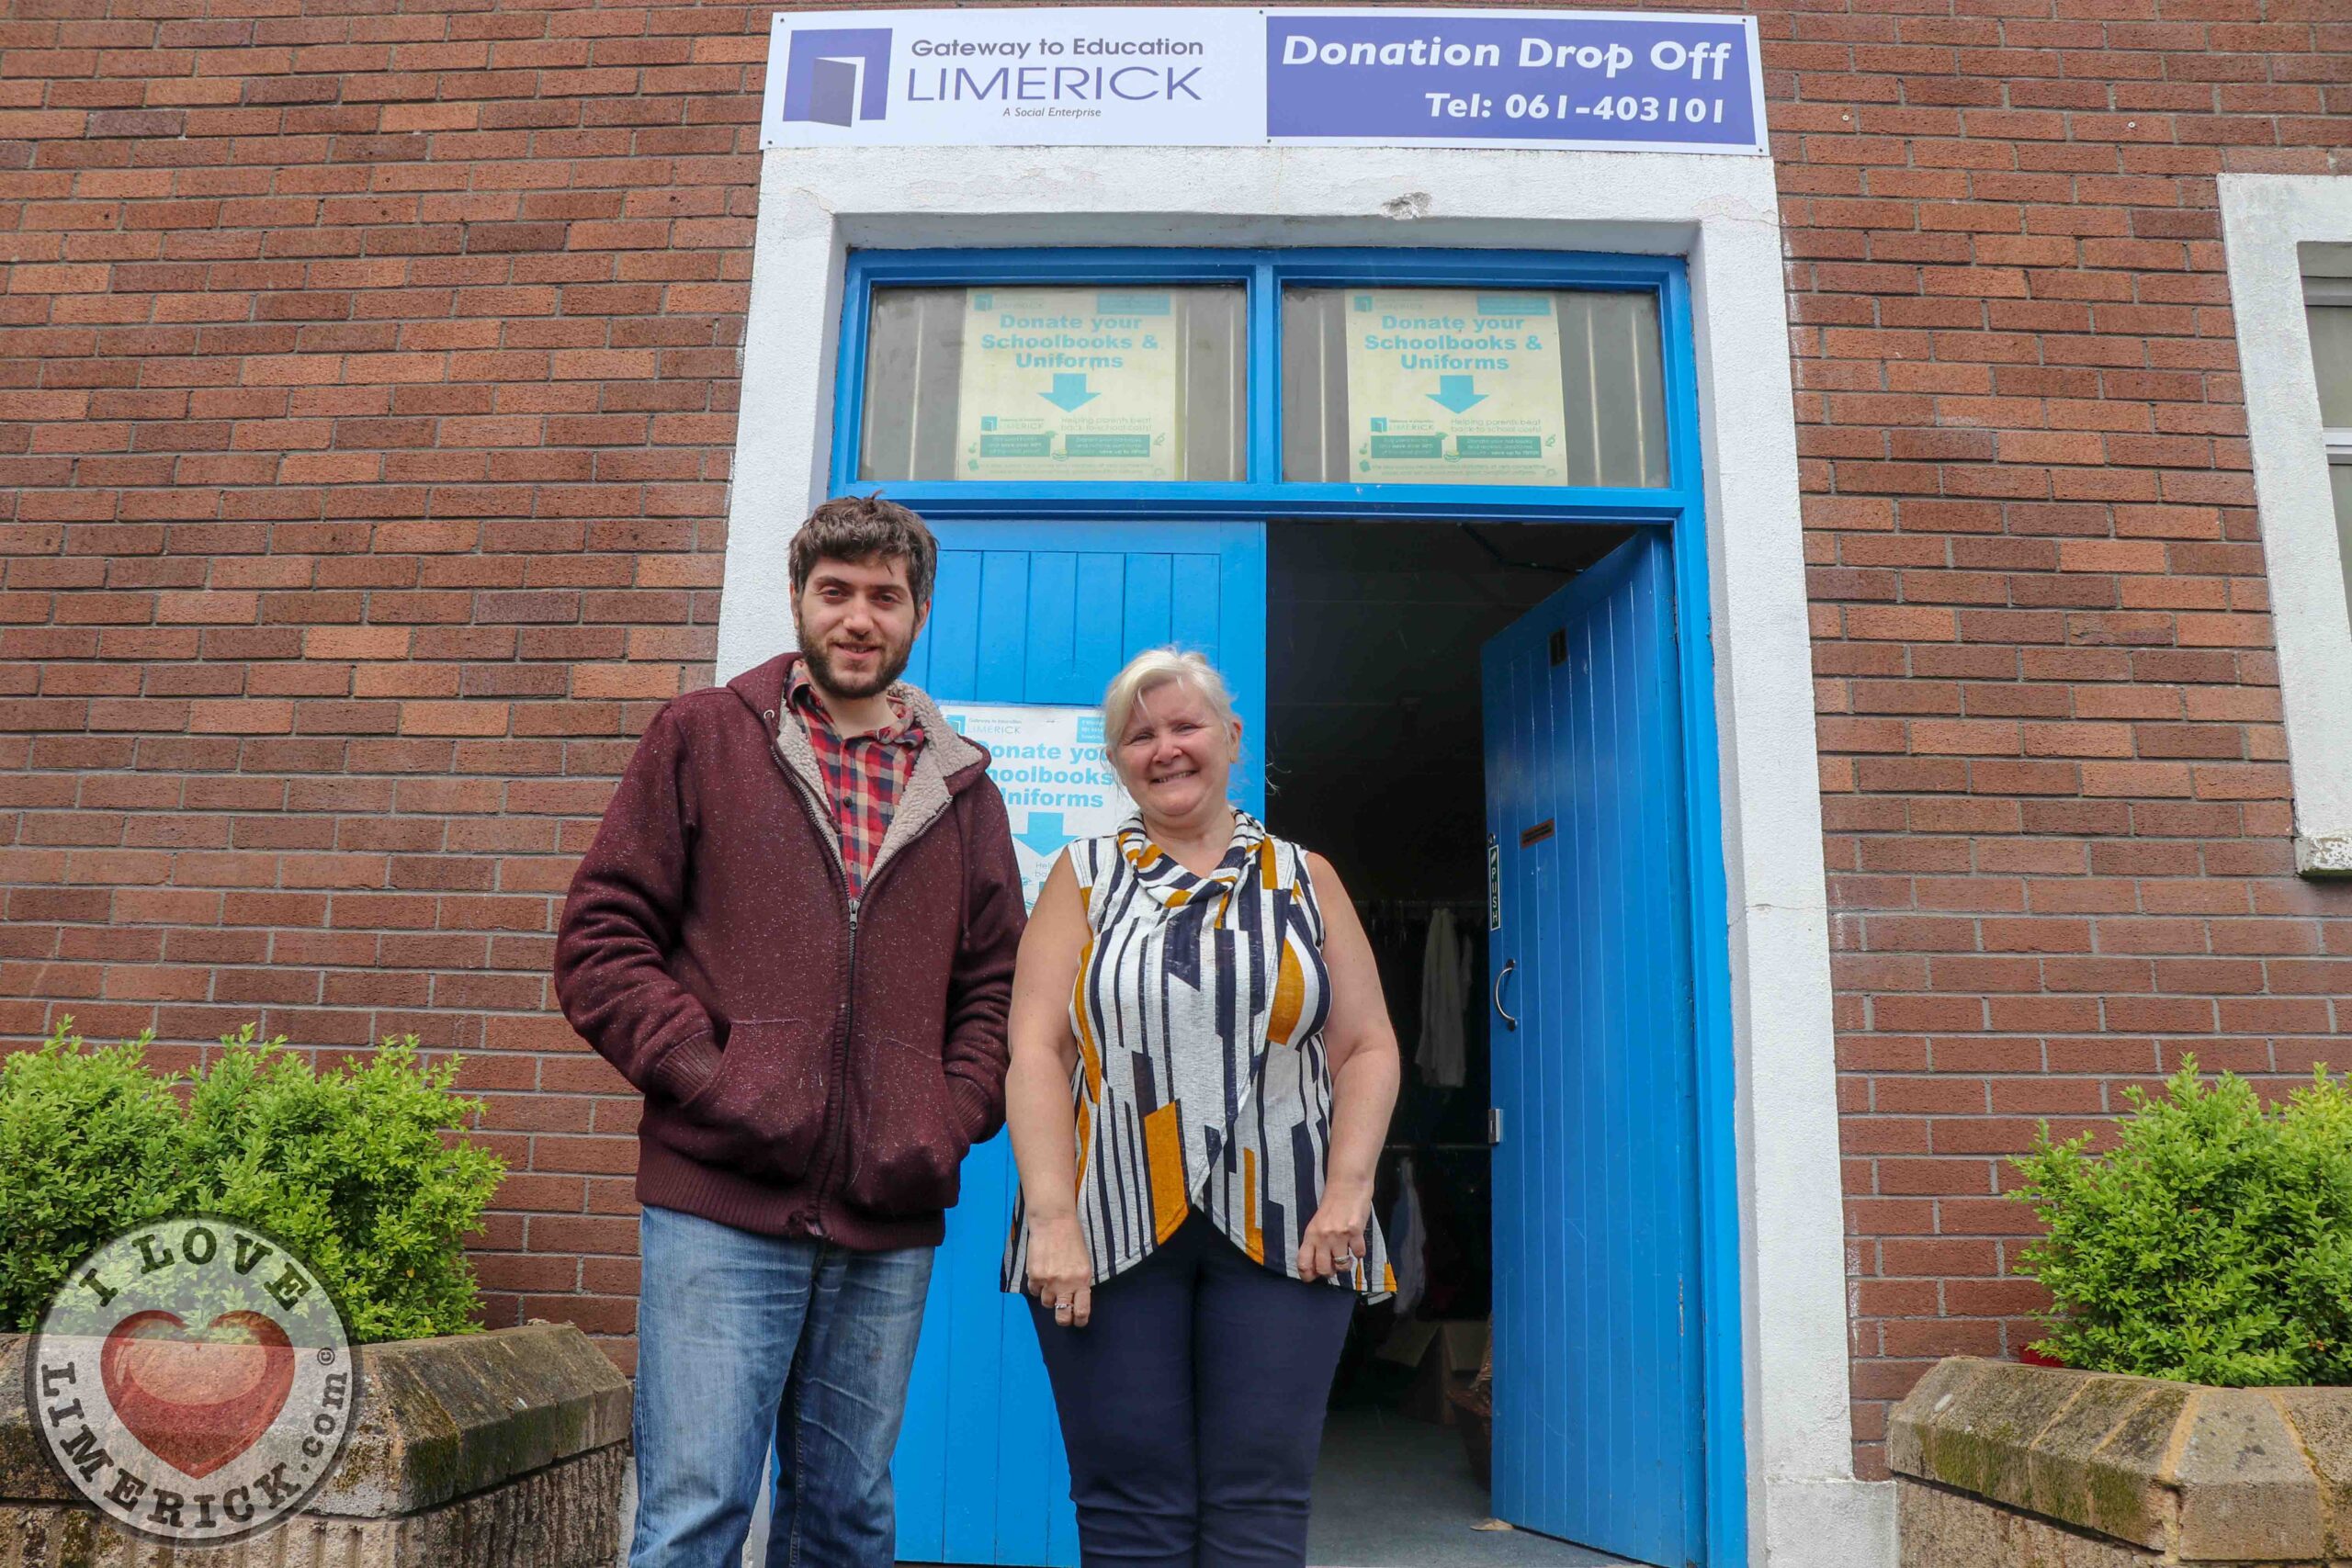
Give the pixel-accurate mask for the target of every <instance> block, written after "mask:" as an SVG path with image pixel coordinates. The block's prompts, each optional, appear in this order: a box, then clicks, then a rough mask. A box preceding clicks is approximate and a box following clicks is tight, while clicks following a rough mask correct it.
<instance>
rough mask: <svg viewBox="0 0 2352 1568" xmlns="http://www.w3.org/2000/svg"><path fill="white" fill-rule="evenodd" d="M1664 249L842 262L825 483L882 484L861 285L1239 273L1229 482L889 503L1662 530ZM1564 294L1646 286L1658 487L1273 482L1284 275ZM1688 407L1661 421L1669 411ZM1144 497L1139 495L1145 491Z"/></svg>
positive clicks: (916, 484)
mask: <svg viewBox="0 0 2352 1568" xmlns="http://www.w3.org/2000/svg"><path fill="white" fill-rule="evenodd" d="M1685 277H1686V275H1685V273H1684V270H1683V265H1682V262H1681V259H1680V258H1679V257H1676V256H1611V255H1589V254H1577V253H1565V252H1528V251H1470V252H1463V251H1408V252H1398V251H1374V250H1317V251H1148V250H1144V251H1139V250H1062V251H916V252H859V253H857V254H854V255H852V256H851V257H850V260H849V274H848V280H847V288H846V290H845V300H844V310H843V313H842V340H841V356H840V361H839V363H840V364H841V366H842V373H841V374H840V375H839V377H838V378H837V380H838V383H839V403H838V405H837V407H836V409H835V412H834V423H833V449H832V482H833V493H835V494H844V493H851V492H855V491H871V490H876V489H881V488H883V487H881V486H879V485H876V484H871V483H865V482H861V481H860V480H859V479H858V478H857V446H858V434H859V432H860V430H861V429H863V427H864V423H865V376H864V374H863V369H864V367H865V352H866V322H867V315H868V311H869V310H870V308H871V306H872V302H873V297H874V290H875V289H876V288H885V287H892V286H897V287H916V286H923V285H929V286H932V287H965V286H970V285H977V284H984V283H989V284H998V285H1003V286H1012V285H1020V284H1055V283H1064V284H1067V283H1078V282H1084V283H1134V284H1143V283H1154V284H1162V285H1176V284H1185V283H1225V284H1232V283H1240V284H1242V285H1244V286H1245V287H1247V288H1248V289H1249V299H1250V303H1249V327H1250V332H1249V336H1250V343H1249V375H1248V378H1247V380H1248V386H1249V400H1250V412H1249V422H1248V432H1249V434H1248V462H1247V470H1248V472H1249V475H1250V478H1249V479H1248V480H1247V481H1246V482H1243V483H1240V484H1195V483H1170V484H1155V485H1150V486H1148V487H1147V486H1142V485H1138V484H1136V483H1132V482H1120V483H1103V482H1084V481H1078V482H1064V483H1056V484H1052V485H1029V484H1001V483H989V482H984V481H982V482H975V481H969V480H944V481H939V480H934V481H929V482H923V481H910V480H905V479H899V480H896V481H893V482H892V483H891V484H890V485H889V486H888V490H889V491H890V495H891V497H892V498H893V499H894V500H897V501H901V502H905V503H906V504H907V505H909V506H911V507H913V508H914V509H915V510H916V511H918V512H921V513H923V514H924V515H926V516H940V517H956V516H963V517H986V516H1001V515H1006V514H1008V513H1012V514H1017V515H1020V516H1023V517H1029V518H1046V517H1069V518H1080V517H1097V518H1100V517H1120V516H1130V515H1135V514H1136V512H1137V511H1138V509H1140V510H1143V511H1147V512H1148V513H1149V515H1151V516H1154V517H1159V518H1186V517H1199V518H1233V519H1247V518H1265V517H1367V516H1383V517H1395V516H1410V517H1432V518H1452V517H1462V518H1486V519H1489V520H1494V521H1502V520H1507V519H1523V520H1528V521H1544V520H1552V521H1566V520H1569V518H1568V517H1567V515H1566V514H1567V513H1573V514H1574V519H1573V520H1575V521H1579V522H1607V523H1652V524H1657V523H1666V524H1671V523H1673V522H1674V521H1675V520H1677V519H1678V518H1679V517H1681V516H1683V515H1685V514H1695V513H1696V512H1697V508H1698V501H1699V497H1698V494H1697V479H1698V470H1699V464H1698V446H1697V442H1696V438H1695V426H1696V421H1695V412H1696V408H1697V400H1696V398H1695V395H1694V393H1693V389H1692V388H1691V385H1690V380H1691V355H1690V333H1689V322H1690V310H1689V301H1688V299H1687V293H1688V285H1687V283H1686V281H1685ZM1381 284H1386V285H1392V286H1403V285H1409V286H1411V287H1414V288H1498V287H1512V288H1574V289H1596V290H1611V291H1628V292H1639V293H1648V294H1652V295H1654V296H1656V297H1657V301H1658V319H1659V328H1660V337H1661V340H1662V346H1663V349H1664V362H1665V363H1664V374H1665V378H1666V387H1665V391H1666V406H1667V410H1668V418H1667V431H1668V449H1667V474H1668V482H1667V484H1666V485H1665V486H1664V487H1661V488H1652V489H1639V490H1634V489H1611V490H1602V489H1593V488H1581V487H1577V488H1572V487H1566V486H1562V487H1552V486H1538V485H1508V486H1502V485H1398V484H1385V485H1369V484H1301V483H1295V482H1291V481H1287V480H1284V479H1281V477H1280V475H1281V472H1282V450H1283V441H1282V435H1283V433H1282V395H1281V384H1280V381H1279V374H1280V370H1281V365H1280V358H1281V344H1282V321H1281V310H1282V291H1283V288H1284V287H1286V286H1291V285H1321V286H1326V287H1331V288H1345V287H1350V286H1364V285H1381ZM1685 404H1688V406H1689V407H1690V408H1691V411H1692V412H1693V415H1694V417H1693V418H1692V419H1688V420H1686V419H1682V418H1679V417H1677V415H1678V412H1679V410H1680V409H1681V408H1682V407H1683V406H1684V405H1685ZM1147 491H1148V500H1146V499H1145V496H1146V492H1147Z"/></svg>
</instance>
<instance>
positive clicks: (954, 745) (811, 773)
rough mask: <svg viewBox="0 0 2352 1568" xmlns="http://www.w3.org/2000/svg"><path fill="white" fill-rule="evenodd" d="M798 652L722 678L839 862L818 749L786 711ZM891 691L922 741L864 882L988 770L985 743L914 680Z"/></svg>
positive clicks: (838, 843)
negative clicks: (754, 719) (755, 720)
mask: <svg viewBox="0 0 2352 1568" xmlns="http://www.w3.org/2000/svg"><path fill="white" fill-rule="evenodd" d="M799 660H800V655H799V654H797V653H785V654H779V655H777V656H776V657H775V658H774V659H771V660H768V661H767V662H766V663H764V664H762V665H759V666H758V667H756V668H754V669H751V670H747V671H744V672H743V673H742V674H741V675H738V676H736V677H735V679H733V680H732V681H729V682H727V689H728V690H729V691H731V692H733V693H734V694H736V695H737V696H738V697H740V698H741V699H742V700H743V702H744V703H745V705H748V706H749V707H750V708H751V709H752V711H753V712H754V713H756V714H758V715H759V716H760V721H761V723H762V724H763V726H765V727H766V728H767V730H768V733H769V734H770V735H771V736H772V737H774V739H775V749H776V753H777V755H779V756H780V757H782V758H783V759H784V765H785V767H786V769H787V770H788V771H789V772H790V773H792V775H793V777H795V778H797V779H798V780H799V781H800V783H801V784H802V785H803V786H805V787H804V788H803V789H802V790H801V791H800V792H799V793H800V796H801V804H802V805H803V806H805V807H808V808H809V814H810V815H811V816H812V817H814V818H816V819H817V824H818V826H819V828H820V829H822V831H823V833H824V837H825V840H826V841H827V842H828V843H830V844H831V845H832V846H833V855H834V858H835V860H836V861H837V862H838V861H839V859H840V856H841V828H840V825H839V824H838V823H836V822H835V821H834V820H833V818H832V816H831V813H829V812H826V811H824V810H822V809H820V803H821V802H822V801H824V800H825V798H826V791H825V781H824V775H823V774H822V773H820V772H819V771H818V767H817V752H816V749H815V748H813V747H811V746H810V745H809V732H808V731H807V730H805V729H803V728H800V725H799V723H798V722H797V720H794V719H792V717H791V716H790V715H788V714H786V712H785V711H784V705H785V704H784V691H785V687H786V684H788V683H789V682H790V680H791V676H792V667H793V665H795V664H796V663H797V662H798V661H799ZM889 694H890V695H891V696H893V697H895V698H897V699H898V700H899V702H901V703H904V704H905V705H906V706H907V711H908V713H909V714H910V715H911V716H913V717H914V719H915V720H916V721H917V722H918V723H920V724H921V725H922V733H923V743H922V746H921V747H920V748H919V749H917V750H916V752H915V765H914V769H913V772H912V773H911V774H910V776H909V777H908V779H907V784H906V787H905V789H903V790H901V791H900V792H899V804H898V807H897V809H896V810H895V811H893V812H892V813H891V815H890V827H889V830H888V832H886V833H885V834H884V835H883V836H882V843H881V847H880V848H878V849H877V850H876V851H875V853H874V864H873V867H872V868H871V869H870V870H868V871H867V872H866V874H865V884H866V886H868V887H871V886H874V882H875V879H876V877H878V876H880V875H881V873H882V868H883V867H884V866H885V865H888V863H890V860H891V858H892V857H893V856H895V855H896V854H897V853H898V852H899V851H900V850H902V849H904V848H906V846H907V845H909V844H910V843H912V842H913V841H914V840H916V839H917V838H919V837H921V836H922V832H923V830H924V829H927V828H929V827H930V826H931V825H932V824H933V822H935V821H937V820H938V819H939V818H940V817H941V816H942V815H943V814H944V813H945V811H946V810H947V807H948V805H949V804H950V802H952V801H953V800H954V799H955V797H956V795H959V794H961V793H962V792H963V791H965V790H966V789H968V788H969V787H971V785H972V784H974V783H976V782H978V779H979V778H980V776H981V775H982V774H983V773H987V772H988V766H989V750H988V748H987V747H985V746H983V745H981V744H980V743H979V742H978V741H977V740H971V739H966V738H965V737H964V736H963V735H962V734H961V733H960V732H958V731H957V730H956V728H954V727H953V726H951V725H950V724H949V723H948V722H947V717H946V716H945V715H944V714H943V713H941V712H940V711H939V705H938V704H937V703H934V702H933V701H932V700H931V697H930V695H929V694H927V693H925V692H924V691H923V690H922V688H921V687H919V686H911V685H909V684H908V683H907V682H904V681H900V682H897V683H896V684H894V685H892V686H891V688H890V693H889Z"/></svg>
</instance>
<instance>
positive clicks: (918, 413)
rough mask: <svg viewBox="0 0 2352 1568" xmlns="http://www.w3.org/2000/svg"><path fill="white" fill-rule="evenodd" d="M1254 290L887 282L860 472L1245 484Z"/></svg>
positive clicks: (870, 347)
mask: <svg viewBox="0 0 2352 1568" xmlns="http://www.w3.org/2000/svg"><path fill="white" fill-rule="evenodd" d="M1244 301H1245V291H1244V290H1243V289H1242V288H1240V286H1238V285H1229V286H1217V287H1214V288H1158V287H1155V286H1152V285H1148V284H1145V285H1133V286H1129V285H1121V286H1115V287H1105V288H1097V287H1095V286H1093V285H1091V284H1090V285H1085V286H1080V287H1056V288H1029V287H1022V288H877V289H876V290H875V291H874V302H873V310H872V312H871V315H870V316H869V318H868V324H867V331H866V350H865V428H864V429H863V430H861V431H860V432H859V433H858V456H857V477H858V478H860V479H880V480H886V481H887V480H891V479H1001V480H1019V481H1024V482H1026V481H1034V480H1039V479H1046V480H1054V479H1127V480H1140V481H1145V482H1153V481H1164V482H1174V481H1178V480H1195V481H1204V480H1226V481H1235V480H1238V479H1242V478H1243V477H1244V475H1243V462H1244V457H1245V454H1246V452H1247V443H1246V439H1245V435H1244V431H1245V427H1246V425H1247V423H1248V415H1249V410H1248V400H1247V397H1246V395H1245V390H1244V386H1243V377H1244V367H1245V366H1246V365H1247V362H1248V358H1249V355H1248V353H1247V328H1248V317H1247V311H1246V310H1245V309H1244Z"/></svg>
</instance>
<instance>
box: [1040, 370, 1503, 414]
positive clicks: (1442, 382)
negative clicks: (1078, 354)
mask: <svg viewBox="0 0 2352 1568" xmlns="http://www.w3.org/2000/svg"><path fill="white" fill-rule="evenodd" d="M1079 379H1080V380H1081V381H1082V380H1084V379H1085V378H1084V377H1082V376H1081V377H1080V378H1079ZM1486 400H1487V394H1486V393H1484V392H1480V391H1475V390H1473V389H1472V387H1471V378H1469V377H1467V376H1441V377H1439V378H1437V390H1436V391H1434V392H1431V393H1430V401H1431V402H1433V403H1435V404H1437V405H1438V406H1439V407H1440V408H1443V409H1450V410H1452V411H1453V412H1455V413H1468V412H1470V411H1471V410H1472V409H1474V408H1476V407H1477V406H1478V405H1479V404H1480V403H1483V402H1485V401H1486Z"/></svg>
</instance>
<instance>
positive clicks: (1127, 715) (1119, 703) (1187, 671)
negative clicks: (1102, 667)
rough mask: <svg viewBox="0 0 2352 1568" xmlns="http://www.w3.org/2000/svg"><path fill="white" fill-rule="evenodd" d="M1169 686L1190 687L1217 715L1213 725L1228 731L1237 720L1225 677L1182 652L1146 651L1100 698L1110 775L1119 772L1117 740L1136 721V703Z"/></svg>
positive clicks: (1104, 746)
mask: <svg viewBox="0 0 2352 1568" xmlns="http://www.w3.org/2000/svg"><path fill="white" fill-rule="evenodd" d="M1168 685H1181V686H1190V687H1191V688H1192V689H1193V692H1194V693H1195V694H1198V695H1199V697H1200V698H1201V700H1202V701H1203V702H1205V703H1207V704H1208V705H1209V707H1210V709H1211V710H1212V711H1213V712H1214V713H1216V721H1217V722H1218V723H1219V724H1221V725H1224V726H1225V727H1226V728H1228V729H1230V728H1232V726H1233V721H1234V720H1235V719H1237V718H1238V717H1239V715H1238V714H1237V713H1235V712H1234V711H1233V694H1232V693H1231V692H1230V691H1228V690H1227V689H1226V684H1225V677H1224V676H1222V675H1220V674H1218V673H1217V672H1216V665H1214V664H1211V663H1210V662H1209V661H1208V660H1206V659H1204V658H1202V657H1201V656H1200V655H1199V654H1197V653H1191V652H1187V651H1185V650H1184V649H1176V648H1153V649H1145V650H1144V651H1143V652H1141V653H1138V654H1136V656H1135V657H1134V658H1133V659H1130V660H1127V667H1126V668H1125V669H1124V670H1122V671H1119V672H1118V673H1117V674H1116V675H1114V676H1112V677H1111V684H1110V686H1109V688H1108V689H1106V690H1105V691H1104V692H1103V749H1104V751H1105V753H1106V755H1107V756H1108V757H1109V758H1110V759H1111V771H1112V772H1113V773H1116V772H1118V768H1119V764H1118V761H1117V759H1118V755H1119V739H1120V737H1122V736H1124V735H1125V734H1126V732H1127V722H1128V721H1129V720H1130V719H1132V718H1134V717H1135V714H1136V699H1137V698H1139V697H1141V696H1142V695H1143V694H1145V693H1146V692H1148V691H1151V690H1153V689H1154V688H1155V687H1159V686H1168Z"/></svg>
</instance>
